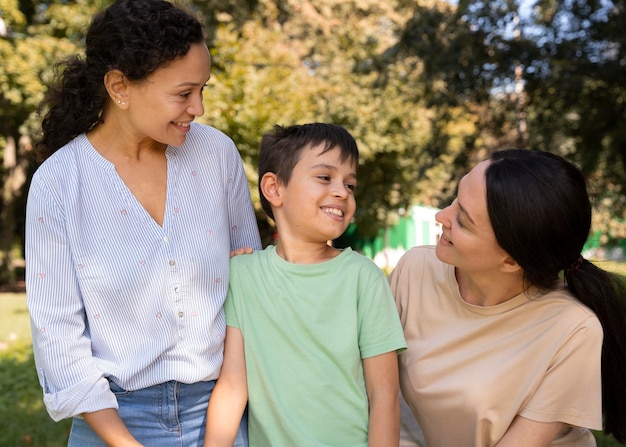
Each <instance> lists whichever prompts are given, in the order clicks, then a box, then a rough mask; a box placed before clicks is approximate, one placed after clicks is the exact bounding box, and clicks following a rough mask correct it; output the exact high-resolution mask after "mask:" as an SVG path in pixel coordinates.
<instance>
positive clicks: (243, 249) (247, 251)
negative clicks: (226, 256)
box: [230, 247, 254, 258]
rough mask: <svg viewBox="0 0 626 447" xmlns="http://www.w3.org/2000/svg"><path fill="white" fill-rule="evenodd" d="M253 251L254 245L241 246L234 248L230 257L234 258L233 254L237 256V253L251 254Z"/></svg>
mask: <svg viewBox="0 0 626 447" xmlns="http://www.w3.org/2000/svg"><path fill="white" fill-rule="evenodd" d="M253 251H254V249H253V248H252V247H241V248H238V249H236V250H232V251H231V252H230V257H231V258H232V257H233V256H237V255H249V254H250V253H252V252H253Z"/></svg>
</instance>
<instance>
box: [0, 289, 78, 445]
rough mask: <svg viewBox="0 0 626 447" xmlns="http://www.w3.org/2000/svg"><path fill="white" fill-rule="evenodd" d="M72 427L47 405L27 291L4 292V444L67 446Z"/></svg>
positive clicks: (0, 368) (0, 309) (0, 332)
mask: <svg viewBox="0 0 626 447" xmlns="http://www.w3.org/2000/svg"><path fill="white" fill-rule="evenodd" d="M69 429H70V421H69V420H66V421H62V422H59V423H55V422H54V421H52V419H50V417H49V416H48V412H47V411H46V409H45V407H44V405H43V400H42V391H41V388H40V386H39V382H38V380H37V374H36V371H35V362H34V360H33V353H32V347H31V335H30V323H29V319H28V312H27V310H26V298H25V296H24V294H0V445H1V446H5V447H21V446H37V447H40V446H41V447H61V446H66V445H67V437H68V434H69Z"/></svg>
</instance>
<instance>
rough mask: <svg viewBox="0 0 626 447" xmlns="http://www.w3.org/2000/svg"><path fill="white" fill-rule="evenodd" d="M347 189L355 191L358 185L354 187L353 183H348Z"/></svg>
mask: <svg viewBox="0 0 626 447" xmlns="http://www.w3.org/2000/svg"><path fill="white" fill-rule="evenodd" d="M346 188H348V189H349V190H350V191H354V190H355V189H356V185H353V184H352V183H346Z"/></svg>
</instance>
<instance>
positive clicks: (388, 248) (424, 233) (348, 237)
mask: <svg viewBox="0 0 626 447" xmlns="http://www.w3.org/2000/svg"><path fill="white" fill-rule="evenodd" d="M437 211H439V210H438V209H436V208H429V207H424V206H414V207H412V208H411V209H410V210H409V213H408V215H407V216H405V217H401V218H400V220H399V221H398V223H397V224H395V225H393V226H391V227H389V228H387V229H383V228H381V229H380V230H379V232H378V235H377V236H376V237H373V238H362V237H360V236H359V234H358V229H357V227H356V225H354V224H352V225H350V226H349V227H348V229H347V230H346V232H345V233H344V234H343V235H342V236H341V237H340V238H339V239H337V240H336V241H335V245H336V246H337V247H352V249H353V250H357V251H359V252H360V253H362V254H363V255H365V256H367V257H368V258H370V259H372V260H374V262H375V263H376V264H377V265H378V266H379V267H380V268H382V269H383V270H385V271H387V272H390V271H391V270H392V269H393V268H394V267H395V265H396V263H397V261H398V259H399V258H400V256H402V254H404V252H406V251H407V250H408V249H409V248H411V247H414V246H416V245H434V244H436V243H437V237H438V235H439V231H440V230H439V226H438V224H437V223H436V221H435V214H436V213H437ZM583 254H584V255H585V257H587V258H589V259H592V260H593V259H596V260H614V261H624V260H625V258H626V239H618V240H614V241H611V243H609V244H605V245H603V244H602V242H601V233H600V232H599V231H597V232H595V233H593V234H591V235H590V236H589V239H588V240H587V242H586V244H585V246H584V247H583Z"/></svg>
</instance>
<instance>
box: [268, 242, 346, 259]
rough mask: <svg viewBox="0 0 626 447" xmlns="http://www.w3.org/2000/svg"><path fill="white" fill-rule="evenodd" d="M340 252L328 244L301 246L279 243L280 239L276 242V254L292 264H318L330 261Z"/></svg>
mask: <svg viewBox="0 0 626 447" xmlns="http://www.w3.org/2000/svg"><path fill="white" fill-rule="evenodd" d="M340 253H341V250H338V249H336V248H334V247H332V246H330V245H328V244H306V246H305V245H302V246H297V247H294V246H290V245H288V244H284V243H281V241H280V239H279V240H278V242H277V243H276V254H278V256H280V257H281V258H283V259H284V260H285V261H287V262H291V263H292V264H319V263H322V262H326V261H330V260H331V259H333V258H335V257H336V256H337V255H339V254H340Z"/></svg>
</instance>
